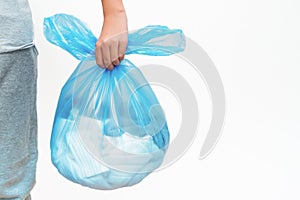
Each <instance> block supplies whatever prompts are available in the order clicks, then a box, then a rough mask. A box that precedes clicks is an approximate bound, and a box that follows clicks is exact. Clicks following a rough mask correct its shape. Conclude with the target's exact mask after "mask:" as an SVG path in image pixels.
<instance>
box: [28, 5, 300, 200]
mask: <svg viewBox="0 0 300 200" xmlns="http://www.w3.org/2000/svg"><path fill="white" fill-rule="evenodd" d="M30 3H31V7H32V10H33V17H34V23H35V29H36V44H37V47H38V49H39V52H40V56H39V79H38V84H39V86H38V114H39V161H38V169H37V184H36V186H35V188H34V189H33V191H32V196H33V199H35V200H50V199H59V200H64V199H73V200H76V199H78V200H79V199H89V200H93V199H95V200H96V199H105V200H114V199H116V200H117V199H118V200H119V199H130V200H140V199H143V200H150V199H184V198H188V199H190V200H199V199H205V200H213V199H214V200H215V199H216V200H219V199H232V200H240V199H243V200H247V199H249V200H253V199H264V200H265V199H272V200H273V199H274V200H275V199H278V200H281V199H289V200H293V199H300V194H299V188H300V145H299V142H300V135H299V132H300V123H299V120H300V114H299V113H300V106H299V102H300V94H299V92H300V81H299V75H300V69H299V67H300V65H299V64H300V37H299V36H300V27H299V24H300V12H299V10H300V1H298V0H226V1H225V0H210V1H195V0H185V1H178V0H164V1H161V0H150V1H137V0H124V4H125V7H126V11H127V15H128V21H129V29H130V30H133V29H137V28H141V27H143V26H145V25H149V24H161V25H167V26H169V27H171V28H181V29H183V31H184V32H185V34H186V35H187V36H189V37H190V38H192V39H193V40H195V41H196V42H197V43H198V44H199V45H200V46H202V47H203V48H204V49H205V50H206V52H207V53H208V55H209V56H210V57H211V58H212V60H213V61H214V63H215V65H216V66H217V68H218V71H219V73H220V75H221V77H222V80H223V83H224V87H225V92H226V98H227V113H226V123H225V126H224V130H223V135H222V138H221V140H220V141H219V143H218V145H217V146H216V148H215V150H214V151H213V152H212V154H210V155H209V157H207V158H206V159H205V160H198V155H199V151H200V147H201V144H202V142H203V137H204V134H205V132H206V131H207V127H208V126H207V125H205V124H208V118H209V113H210V111H209V109H208V107H209V106H210V105H209V101H206V100H205V99H208V97H206V96H205V95H207V94H206V93H205V91H203V92H201V91H202V90H205V88H204V87H202V86H201V83H200V84H199V87H198V86H197V85H194V86H192V87H193V89H195V90H199V91H200V92H199V94H202V95H203V97H202V96H200V97H199V99H204V100H203V101H199V102H200V103H199V104H200V111H201V113H200V115H201V117H202V119H203V118H204V119H203V120H202V121H201V120H200V121H201V123H202V122H203V123H202V125H200V131H199V136H198V137H197V138H196V140H195V141H194V143H193V145H192V146H191V148H190V149H189V150H188V151H187V152H186V154H185V155H184V156H183V157H182V158H181V159H180V160H178V161H177V162H176V163H175V164H174V165H172V166H171V167H169V168H167V169H165V170H162V171H159V172H155V173H153V174H151V175H150V176H149V177H147V178H146V179H144V180H143V181H142V182H141V183H140V184H138V185H136V186H133V187H129V188H122V189H118V190H114V191H97V190H92V189H89V188H85V187H82V186H80V185H77V184H74V183H72V182H70V181H68V180H66V179H65V178H63V177H62V176H61V175H60V174H58V172H57V171H56V169H55V167H54V166H53V165H52V164H51V161H50V145H49V141H50V135H51V128H52V122H53V118H54V112H55V109H56V103H57V100H58V96H59V92H60V89H61V87H62V85H63V84H64V82H65V81H66V79H67V78H68V76H69V75H70V74H71V72H72V70H74V69H75V66H76V65H77V63H78V61H77V60H75V59H74V58H73V57H72V56H70V55H69V54H68V53H66V52H64V51H62V50H61V49H59V48H57V47H55V46H53V45H51V44H49V43H47V42H46V41H45V39H44V37H43V34H42V29H43V27H42V22H43V18H44V17H46V16H50V15H53V14H55V13H59V12H63V13H70V14H73V15H75V16H77V17H78V18H80V19H82V20H83V21H85V22H87V23H88V24H89V25H90V27H91V28H92V30H93V31H94V33H97V34H99V31H100V30H101V25H102V20H103V18H102V9H101V3H100V0H85V1H83V0H72V1H70V0H60V1H54V0H51V1H50V0H44V1H41V0H31V2H30ZM192 76H193V75H192V74H191V77H192ZM202 85H203V84H202ZM197 94H198V93H197ZM166 95H170V93H168V94H166ZM162 96H163V95H162ZM162 98H163V97H162ZM173 99H174V98H173ZM162 101H164V100H162ZM177 107H178V106H177ZM201 108H202V109H201ZM205 108H206V109H205ZM176 109H177V108H176ZM176 109H174V110H173V112H174V113H175V114H176V113H177V114H178V109H177V110H176ZM170 113H171V114H170ZM174 113H173V115H174ZM167 115H169V116H172V109H167ZM179 118H180V117H179ZM172 120H173V121H172ZM176 120H177V121H176ZM168 121H169V123H170V124H171V127H172V128H173V129H174V130H175V129H177V128H178V126H176V124H178V123H179V122H178V118H176V117H175V118H174V119H171V120H170V119H169V120H168ZM175 132H176V131H175ZM173 137H174V136H173Z"/></svg>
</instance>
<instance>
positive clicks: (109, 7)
mask: <svg viewBox="0 0 300 200" xmlns="http://www.w3.org/2000/svg"><path fill="white" fill-rule="evenodd" d="M101 1H102V8H103V16H104V17H106V16H109V15H113V14H117V13H125V9H124V5H123V2H122V0H101Z"/></svg>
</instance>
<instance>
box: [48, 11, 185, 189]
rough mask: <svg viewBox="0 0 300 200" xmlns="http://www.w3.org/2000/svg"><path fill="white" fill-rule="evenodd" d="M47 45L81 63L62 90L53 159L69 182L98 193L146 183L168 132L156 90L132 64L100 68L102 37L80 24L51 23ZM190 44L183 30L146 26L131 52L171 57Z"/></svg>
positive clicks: (55, 19) (135, 35)
mask: <svg viewBox="0 0 300 200" xmlns="http://www.w3.org/2000/svg"><path fill="white" fill-rule="evenodd" d="M44 34H45V36H46V38H47V40H48V41H49V42H51V43H53V44H55V45H58V46H60V47H61V48H63V49H65V50H67V51H68V52H69V53H71V54H72V55H73V56H74V57H76V58H77V59H79V60H81V62H80V64H79V65H78V67H77V68H76V70H75V71H74V72H73V73H72V75H71V77H70V78H69V79H68V81H67V82H66V83H65V85H64V87H63V88H62V90H61V94H60V98H59V102H58V105H57V110H56V114H55V119H54V124H53V129H52V135H51V159H52V163H53V164H54V165H55V166H56V168H57V169H58V171H59V172H60V173H61V174H62V175H63V176H64V177H66V178H67V179H69V180H71V181H73V182H76V183H79V184H81V185H84V186H88V187H91V188H95V189H115V188H120V187H125V186H131V185H134V184H137V183H139V182H140V181H141V180H142V179H143V178H145V177H146V176H147V175H148V174H149V173H151V172H152V171H153V170H155V169H157V168H158V167H159V166H160V165H161V163H162V162H163V159H164V155H165V153H166V150H167V148H168V144H169V130H168V126H167V123H166V119H165V116H164V113H163V111H162V108H161V106H160V104H159V102H158V100H157V98H156V96H155V94H154V93H153V91H152V89H151V86H150V85H149V83H148V82H147V80H146V79H145V77H144V76H143V74H142V73H141V71H140V70H139V69H138V68H137V67H136V66H134V64H133V63H131V62H130V61H129V60H127V59H125V60H123V61H122V62H121V63H120V65H119V66H116V67H115V69H114V70H113V71H108V70H106V69H101V68H99V67H98V66H97V65H96V61H95V54H94V48H95V43H96V41H97V38H96V37H95V36H94V35H93V34H92V32H91V31H90V30H89V29H88V28H87V26H86V25H85V24H84V23H82V22H81V21H80V20H79V19H77V18H75V17H73V16H70V15H66V14H57V15H54V16H52V17H49V18H45V20H44ZM184 47H185V37H184V35H183V33H182V31H181V30H177V29H176V30H172V29H169V28H167V27H165V26H147V27H145V28H142V29H139V30H137V31H135V32H132V33H130V34H129V36H128V47H127V51H126V54H144V55H152V56H167V55H171V54H174V53H176V52H180V51H182V50H183V49H184Z"/></svg>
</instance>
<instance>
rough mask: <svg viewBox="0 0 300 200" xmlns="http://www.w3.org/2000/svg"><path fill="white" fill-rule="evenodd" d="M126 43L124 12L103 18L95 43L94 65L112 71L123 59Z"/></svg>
mask: <svg viewBox="0 0 300 200" xmlns="http://www.w3.org/2000/svg"><path fill="white" fill-rule="evenodd" d="M127 43H128V26H127V17H126V13H125V11H118V12H114V13H109V14H108V15H105V16H104V22H103V26H102V31H101V34H100V37H99V39H98V41H97V43H96V63H97V65H98V66H99V67H101V68H107V69H108V70H113V69H114V67H115V66H117V65H119V64H120V62H121V61H122V60H123V59H124V56H125V52H126V47H127Z"/></svg>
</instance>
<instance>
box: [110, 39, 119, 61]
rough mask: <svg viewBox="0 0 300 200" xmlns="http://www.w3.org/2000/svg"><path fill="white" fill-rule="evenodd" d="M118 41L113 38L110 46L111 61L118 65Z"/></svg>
mask: <svg viewBox="0 0 300 200" xmlns="http://www.w3.org/2000/svg"><path fill="white" fill-rule="evenodd" d="M118 49H119V42H118V40H116V39H113V40H112V42H111V46H110V60H111V61H112V64H113V65H115V66H116V65H119V64H120V61H119V51H118Z"/></svg>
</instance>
